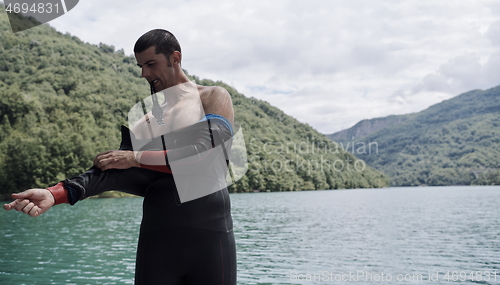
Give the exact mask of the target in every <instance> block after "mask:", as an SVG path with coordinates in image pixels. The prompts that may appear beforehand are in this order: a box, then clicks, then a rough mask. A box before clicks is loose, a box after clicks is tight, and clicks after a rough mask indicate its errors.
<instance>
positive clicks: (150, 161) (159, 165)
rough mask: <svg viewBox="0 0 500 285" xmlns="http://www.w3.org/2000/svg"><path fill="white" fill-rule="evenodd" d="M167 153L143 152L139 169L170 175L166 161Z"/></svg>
mask: <svg viewBox="0 0 500 285" xmlns="http://www.w3.org/2000/svg"><path fill="white" fill-rule="evenodd" d="M166 156H167V151H166V150H164V151H144V152H143V153H142V154H141V158H140V160H141V161H140V162H139V165H140V167H141V168H146V169H149V170H154V171H158V172H163V173H172V170H170V167H168V166H167V161H166Z"/></svg>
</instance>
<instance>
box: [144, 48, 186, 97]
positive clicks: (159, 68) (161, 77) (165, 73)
mask: <svg viewBox="0 0 500 285" xmlns="http://www.w3.org/2000/svg"><path fill="white" fill-rule="evenodd" d="M135 59H136V60H137V65H138V66H139V67H140V68H142V77H144V78H146V80H147V81H148V82H149V84H150V85H153V87H154V90H155V92H158V91H161V90H163V89H167V88H169V87H172V86H175V85H177V82H176V78H175V69H174V68H173V66H172V64H171V63H170V60H169V59H167V58H166V57H165V55H164V54H162V53H158V54H157V53H156V50H155V47H154V46H152V47H150V48H148V49H146V50H145V51H143V52H140V53H136V54H135Z"/></svg>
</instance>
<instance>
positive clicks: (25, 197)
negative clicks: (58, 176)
mask: <svg viewBox="0 0 500 285" xmlns="http://www.w3.org/2000/svg"><path fill="white" fill-rule="evenodd" d="M12 198H14V199H16V200H14V201H13V202H11V203H9V204H4V205H3V208H4V209H5V210H7V211H10V210H12V209H15V210H16V211H22V212H23V213H25V214H28V215H30V216H32V217H38V216H40V215H41V214H43V213H45V212H46V211H47V210H48V209H50V208H51V207H52V206H54V204H55V199H54V196H53V195H52V193H50V191H49V190H47V189H29V190H26V191H24V192H21V193H17V194H16V193H14V194H12Z"/></svg>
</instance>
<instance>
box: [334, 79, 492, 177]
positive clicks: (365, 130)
mask: <svg viewBox="0 0 500 285" xmlns="http://www.w3.org/2000/svg"><path fill="white" fill-rule="evenodd" d="M327 137H329V138H330V139H332V140H334V141H336V142H338V143H339V144H341V145H342V146H343V147H344V148H346V149H348V150H349V151H350V152H352V153H353V154H354V155H355V156H357V157H358V158H360V159H363V160H364V161H366V162H367V163H368V164H369V165H370V166H372V167H374V168H376V169H378V170H380V171H382V172H384V173H385V174H387V175H389V177H390V178H391V185H393V186H415V185H470V184H500V171H499V169H500V86H498V87H495V88H491V89H488V90H485V91H483V90H474V91H470V92H467V93H464V94H461V95H459V96H456V97H454V98H452V99H449V100H445V101H443V102H441V103H439V104H436V105H433V106H431V107H429V108H428V109H426V110H424V111H421V112H419V113H413V114H408V115H399V116H388V117H384V118H377V119H371V120H363V121H361V122H359V123H358V124H356V125H355V126H353V127H352V128H350V129H347V130H343V131H340V132H337V133H334V134H331V135H327Z"/></svg>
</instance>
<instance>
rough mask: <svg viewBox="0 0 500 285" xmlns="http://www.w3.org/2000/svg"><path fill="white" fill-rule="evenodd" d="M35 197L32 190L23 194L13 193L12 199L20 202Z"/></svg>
mask: <svg viewBox="0 0 500 285" xmlns="http://www.w3.org/2000/svg"><path fill="white" fill-rule="evenodd" d="M31 195H33V192H32V191H30V190H26V191H23V192H21V193H12V198H14V199H18V200H23V199H26V198H29V197H31Z"/></svg>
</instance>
